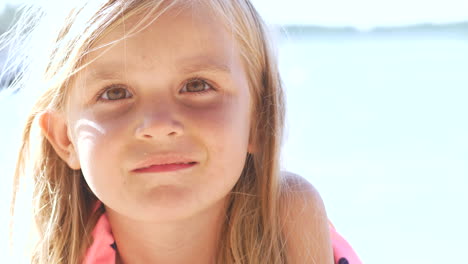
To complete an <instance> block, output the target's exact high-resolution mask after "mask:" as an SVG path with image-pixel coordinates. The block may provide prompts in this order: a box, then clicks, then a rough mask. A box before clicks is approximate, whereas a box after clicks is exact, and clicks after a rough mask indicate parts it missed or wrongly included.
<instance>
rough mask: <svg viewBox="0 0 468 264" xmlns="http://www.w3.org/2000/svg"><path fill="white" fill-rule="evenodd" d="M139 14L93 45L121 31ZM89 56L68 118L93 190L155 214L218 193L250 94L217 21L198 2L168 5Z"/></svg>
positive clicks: (231, 166) (194, 207) (242, 140)
mask: <svg viewBox="0 0 468 264" xmlns="http://www.w3.org/2000/svg"><path fill="white" fill-rule="evenodd" d="M138 19H140V17H139V16H134V17H132V18H130V19H128V20H127V21H126V22H125V27H124V26H123V25H121V26H119V27H117V28H115V29H113V30H112V31H110V33H109V34H107V35H106V36H105V37H104V38H103V39H101V40H100V41H99V42H98V43H96V44H95V47H99V46H101V45H105V44H106V43H109V42H112V41H114V40H117V39H120V38H122V36H123V35H124V34H125V33H124V32H125V30H126V29H127V30H128V28H130V27H131V26H132V25H135V24H138ZM87 62H92V63H91V64H90V65H88V66H87V67H86V68H85V69H84V70H83V71H82V72H81V73H80V75H79V76H78V78H77V80H76V82H75V86H74V88H73V89H72V91H71V96H72V97H71V98H73V99H72V100H71V102H70V107H69V108H70V111H69V113H68V119H69V129H70V134H71V138H72V141H73V144H74V146H75V148H76V150H77V152H78V157H79V161H80V165H81V169H82V172H83V175H84V177H85V179H86V181H87V183H88V184H89V186H90V187H91V189H92V190H93V192H94V193H95V194H96V196H97V197H98V198H99V199H100V200H101V201H103V202H104V204H105V205H106V206H107V207H109V208H111V209H112V210H114V211H116V212H118V213H119V214H121V215H125V216H127V217H133V218H135V219H142V220H154V221H166V220H171V219H175V218H182V217H188V216H190V215H193V214H195V213H197V212H201V211H202V210H205V209H207V208H209V207H211V206H215V205H216V204H218V205H219V204H220V203H222V202H223V200H224V198H225V197H226V195H227V194H228V193H229V192H230V190H231V189H232V187H233V186H234V185H235V183H236V182H237V180H238V178H239V176H240V174H241V171H242V169H243V166H244V161H245V158H246V154H247V150H248V145H249V130H250V127H249V124H250V104H251V99H250V94H249V86H248V82H247V79H246V74H245V70H244V68H243V66H242V65H243V64H242V61H241V59H240V53H239V50H238V47H237V46H236V41H235V40H234V39H233V37H232V36H231V35H230V34H228V32H227V31H226V30H225V29H224V27H223V24H222V23H221V22H220V21H218V20H216V19H215V17H213V15H212V14H210V13H209V12H208V11H206V10H203V9H201V8H198V9H196V10H193V11H192V10H184V11H182V12H169V13H166V14H164V15H163V16H162V17H160V18H159V19H158V20H157V21H156V22H154V23H152V24H151V25H149V26H148V27H147V28H145V29H144V30H143V31H140V32H139V33H137V34H135V35H132V36H130V37H128V38H126V39H124V40H123V41H120V42H118V44H116V45H115V46H113V47H112V48H110V49H109V50H106V48H104V49H98V50H97V51H94V52H93V53H91V54H90V55H89V56H88V58H87Z"/></svg>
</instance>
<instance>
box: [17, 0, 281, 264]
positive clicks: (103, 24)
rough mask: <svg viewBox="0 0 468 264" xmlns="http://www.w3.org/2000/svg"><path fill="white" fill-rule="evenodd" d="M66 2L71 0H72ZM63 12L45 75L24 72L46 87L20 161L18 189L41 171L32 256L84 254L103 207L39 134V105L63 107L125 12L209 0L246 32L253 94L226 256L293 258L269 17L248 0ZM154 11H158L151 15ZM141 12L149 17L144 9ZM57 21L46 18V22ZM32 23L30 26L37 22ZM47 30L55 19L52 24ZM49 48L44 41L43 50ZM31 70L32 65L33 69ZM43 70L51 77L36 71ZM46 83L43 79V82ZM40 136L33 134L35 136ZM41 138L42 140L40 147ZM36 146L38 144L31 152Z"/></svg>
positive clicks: (236, 29) (87, 5)
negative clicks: (282, 201) (282, 212)
mask: <svg viewBox="0 0 468 264" xmlns="http://www.w3.org/2000/svg"><path fill="white" fill-rule="evenodd" d="M65 2H67V1H65ZM76 2H77V5H79V6H75V7H73V8H71V9H70V11H69V12H64V13H62V14H63V15H64V17H63V19H64V22H63V21H62V22H61V25H63V26H62V27H61V28H60V29H59V30H57V31H55V32H54V33H53V34H52V35H51V36H50V37H51V38H52V42H51V43H47V44H45V46H44V49H45V48H46V47H48V48H47V49H45V50H46V51H47V53H44V54H43V56H44V57H43V58H42V59H41V58H39V59H38V60H37V61H36V62H40V61H45V62H46V63H43V64H40V63H35V65H34V70H36V71H38V72H39V74H37V75H28V76H23V77H24V78H23V82H22V83H20V82H18V83H17V85H18V86H22V88H21V89H31V88H32V87H30V83H31V82H32V81H31V80H34V83H35V85H34V86H35V87H34V88H35V89H42V90H43V91H42V90H41V92H42V94H41V95H40V97H39V99H38V100H37V102H36V104H35V105H34V107H33V109H32V112H31V114H30V115H29V117H28V119H27V123H26V127H25V128H24V132H23V135H22V145H21V149H20V153H21V154H20V155H19V158H18V162H17V168H16V171H15V179H14V182H15V186H14V198H13V202H12V214H13V213H14V210H13V209H16V208H18V206H15V197H16V194H17V188H18V186H19V184H20V181H21V179H22V178H24V177H32V179H33V182H34V183H33V186H34V191H33V200H34V205H33V208H34V214H33V215H34V221H35V224H36V226H37V236H38V239H37V241H35V243H34V248H33V252H32V263H41V264H42V263H43V264H45V263H47V264H50V263H80V262H82V259H83V255H84V253H85V251H86V249H87V247H89V245H90V243H91V242H92V237H91V236H90V233H91V231H92V229H93V228H94V225H95V223H96V221H97V219H98V218H99V216H100V215H101V214H102V213H104V210H103V209H102V208H101V209H99V210H97V211H93V206H94V204H95V203H96V201H97V198H96V197H95V196H94V194H93V193H92V192H91V190H90V189H89V187H88V185H87V184H86V182H85V180H84V178H83V175H82V174H81V172H80V171H79V170H72V169H70V168H69V167H68V166H67V164H66V163H65V162H64V161H63V160H61V159H60V157H59V156H58V155H57V154H56V153H55V151H54V149H53V148H52V146H51V144H50V143H49V142H48V141H47V139H46V138H45V137H44V135H42V134H39V136H35V135H34V133H33V131H32V130H33V129H34V127H35V126H37V124H36V121H37V120H36V119H37V117H38V115H39V114H40V113H42V112H44V111H47V110H48V109H55V110H61V111H64V108H65V105H66V95H67V94H68V91H67V89H68V82H69V81H70V79H71V78H72V77H73V75H74V74H75V73H77V72H78V71H79V70H80V69H81V68H82V67H84V66H83V65H81V64H80V62H81V61H82V59H83V56H84V55H85V54H86V53H87V52H88V51H89V49H90V47H91V45H92V44H93V43H95V42H96V41H97V40H98V39H99V38H100V37H101V36H102V35H104V34H105V33H106V32H108V31H109V30H110V29H111V28H113V27H115V26H116V25H117V24H118V23H119V21H122V19H124V18H128V17H129V16H132V15H134V14H136V13H138V12H140V11H143V10H150V12H147V14H148V16H147V17H146V20H148V19H149V20H151V21H150V22H152V21H154V20H155V19H156V18H157V17H158V16H159V15H161V14H162V13H163V12H165V11H166V10H168V9H170V8H173V7H174V6H175V5H176V4H179V3H180V4H183V2H190V3H192V2H200V3H203V4H205V5H207V6H208V7H209V8H211V10H212V11H214V13H215V14H217V15H218V16H220V17H221V18H222V19H223V21H225V22H226V23H225V26H226V27H227V29H229V30H231V31H232V32H233V34H234V36H235V39H236V40H237V41H238V44H239V47H240V50H241V56H242V58H243V62H244V64H245V67H246V72H247V78H248V82H249V86H250V88H251V94H252V96H253V109H252V113H253V121H252V125H251V135H250V138H251V141H252V142H254V143H255V151H254V152H253V153H250V154H248V155H247V159H246V162H245V166H244V170H243V172H242V174H241V176H240V179H239V181H238V182H237V183H236V185H235V187H234V188H233V190H232V192H231V194H230V200H229V205H228V208H227V215H228V218H227V220H226V223H225V226H224V229H223V231H222V235H221V241H220V247H219V252H218V259H217V263H265V262H268V263H287V252H286V248H285V246H284V244H285V241H284V235H283V234H282V230H281V224H280V219H279V218H280V217H279V201H278V200H279V196H280V185H281V180H280V174H279V149H280V145H281V138H282V129H283V122H284V106H283V103H284V102H283V91H282V87H281V81H280V77H279V73H278V69H277V64H276V61H275V56H274V54H273V52H272V49H271V47H270V46H269V42H270V41H269V40H268V36H267V35H268V34H267V32H266V26H265V25H264V22H263V21H262V19H261V18H260V16H259V15H258V13H257V11H256V10H255V8H254V7H253V6H252V4H251V3H250V2H249V1H248V0H198V1H196V0H192V1H180V0H179V1H177V0H176V1H167V0H158V1H144V0H108V1H104V0H103V1H97V0H89V1H76ZM33 12H34V13H37V10H32V9H31V10H26V12H24V13H25V14H26V15H25V16H24V18H23V22H24V23H23V25H26V26H23V27H22V28H21V26H18V27H19V28H17V30H21V29H23V31H24V29H26V31H28V32H27V33H28V34H27V35H28V36H33V35H34V32H39V30H38V29H40V26H37V27H32V26H31V21H33V22H34V24H33V25H40V23H36V21H35V20H47V19H49V17H48V14H47V13H46V12H43V11H42V13H40V15H39V16H37V15H35V16H31V15H30V16H28V14H31V13H33ZM150 14H151V16H150ZM142 21H145V19H143V20H142ZM47 23H49V25H50V21H44V24H47ZM29 31H30V32H29ZM48 32H51V31H50V28H48ZM41 51H42V50H41ZM30 70H31V71H32V70H33V69H30ZM35 76H41V78H42V79H34V77H35ZM37 83H40V84H41V85H39V87H38V85H37ZM33 142H34V144H33ZM32 145H36V146H38V148H37V152H35V151H34V150H32ZM28 153H37V154H35V155H32V154H31V155H29V154H28Z"/></svg>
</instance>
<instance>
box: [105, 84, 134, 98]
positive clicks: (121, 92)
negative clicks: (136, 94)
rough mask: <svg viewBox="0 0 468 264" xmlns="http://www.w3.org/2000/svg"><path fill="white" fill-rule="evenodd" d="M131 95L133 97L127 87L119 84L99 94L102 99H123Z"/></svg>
mask: <svg viewBox="0 0 468 264" xmlns="http://www.w3.org/2000/svg"><path fill="white" fill-rule="evenodd" d="M130 97H132V94H131V93H130V92H129V91H128V90H127V89H125V88H123V87H119V86H115V87H113V86H111V87H110V88H107V89H106V90H105V91H104V92H103V93H102V94H101V95H100V96H99V98H100V99H103V100H107V101H115V100H122V99H127V98H130Z"/></svg>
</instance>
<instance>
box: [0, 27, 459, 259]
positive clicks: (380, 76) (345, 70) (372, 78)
mask: <svg viewBox="0 0 468 264" xmlns="http://www.w3.org/2000/svg"><path fill="white" fill-rule="evenodd" d="M305 33H307V32H303V34H297V35H296V34H292V35H290V37H289V39H285V38H283V39H281V41H280V45H279V55H280V56H279V59H280V67H281V72H282V74H283V77H284V82H285V86H286V91H287V99H288V106H287V111H288V113H287V137H286V141H285V144H284V149H283V155H282V161H283V167H284V168H285V169H288V170H291V171H293V172H296V173H299V174H301V175H303V176H304V177H306V178H307V179H308V180H309V181H310V182H312V183H313V184H314V186H315V187H316V188H317V189H318V190H319V192H320V193H321V195H322V198H323V200H324V202H325V205H326V208H327V212H328V216H329V218H330V219H331V220H332V222H333V223H334V224H335V226H336V227H337V229H338V231H339V232H340V233H341V234H343V235H344V236H345V237H346V238H347V240H348V241H349V242H350V243H351V244H352V245H353V247H354V248H355V249H356V251H357V252H358V253H359V255H360V256H361V258H362V260H363V261H364V262H365V263H379V264H390V263H391V264H393V263H402V264H404V263H425V264H428V263H459V262H460V260H461V259H464V256H462V255H461V252H464V251H465V250H466V245H467V244H468V243H467V239H466V237H468V228H467V227H466V224H465V223H467V222H468V214H467V212H466V210H465V209H464V208H465V207H466V204H468V195H467V194H466V191H465V188H466V187H468V122H467V121H466V116H467V114H468V104H467V103H466V101H467V99H468V88H467V87H468V74H467V71H468V38H467V36H468V34H466V32H464V31H461V32H460V31H459V30H458V29H457V28H455V29H453V28H450V27H447V28H441V29H439V30H438V31H431V30H427V29H425V28H422V29H419V30H413V31H397V32H383V33H376V34H364V33H349V32H348V33H346V32H344V33H343V32H342V33H336V34H332V33H330V32H327V31H320V32H315V33H314V32H309V33H310V34H312V35H310V34H309V35H307V34H305ZM24 105H25V103H24V99H22V98H19V97H0V112H1V114H0V121H1V124H2V125H1V129H0V140H1V141H0V146H1V148H2V151H1V152H0V168H2V172H3V171H6V170H7V169H11V168H12V164H13V163H14V160H15V157H14V156H13V155H11V153H13V150H12V149H13V146H14V145H16V144H17V140H18V139H19V133H20V126H19V120H20V119H21V116H23V115H21V114H19V113H23V114H24V111H25V108H24ZM3 169H4V170H3ZM3 178H4V183H5V184H2V185H1V188H2V189H1V190H0V191H1V193H4V194H5V193H8V192H9V186H10V184H9V182H8V181H9V179H8V177H7V176H4V177H3ZM3 200H5V199H3ZM1 206H2V208H1V209H2V212H3V211H4V210H3V209H5V208H6V207H5V206H4V204H2V205H1ZM1 219H3V217H2V218H1ZM2 233H3V232H2Z"/></svg>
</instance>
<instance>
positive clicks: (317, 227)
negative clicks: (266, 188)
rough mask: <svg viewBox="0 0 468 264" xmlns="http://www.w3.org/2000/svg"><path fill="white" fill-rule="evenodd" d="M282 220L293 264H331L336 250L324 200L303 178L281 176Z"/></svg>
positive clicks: (294, 175) (288, 173)
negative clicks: (333, 246) (332, 243)
mask: <svg viewBox="0 0 468 264" xmlns="http://www.w3.org/2000/svg"><path fill="white" fill-rule="evenodd" d="M279 197H280V199H279V216H280V221H281V225H282V226H283V228H284V229H283V232H284V236H285V240H286V245H287V250H288V252H289V254H288V255H289V258H291V263H331V261H332V259H333V250H332V245H331V239H330V231H329V225H328V218H327V214H326V211H325V206H324V204H323V201H322V198H321V197H320V194H319V192H318V191H317V190H316V189H315V187H314V186H313V185H312V184H311V183H310V182H308V181H307V180H306V179H304V178H303V177H301V176H299V175H296V174H293V173H290V172H282V173H281V184H280V196H279Z"/></svg>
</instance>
